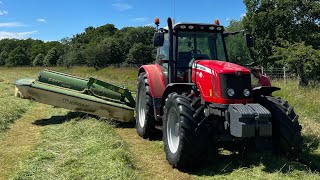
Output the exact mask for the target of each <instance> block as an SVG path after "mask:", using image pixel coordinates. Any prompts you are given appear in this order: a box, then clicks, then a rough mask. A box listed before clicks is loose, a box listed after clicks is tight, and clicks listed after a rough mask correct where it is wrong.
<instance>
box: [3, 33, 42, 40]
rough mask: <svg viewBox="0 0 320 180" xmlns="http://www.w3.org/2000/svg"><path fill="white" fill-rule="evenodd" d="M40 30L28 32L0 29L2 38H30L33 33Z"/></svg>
mask: <svg viewBox="0 0 320 180" xmlns="http://www.w3.org/2000/svg"><path fill="white" fill-rule="evenodd" d="M37 32H38V31H27V32H8V31H0V40H1V39H13V38H15V39H26V38H30V37H31V35H32V34H35V33H37Z"/></svg>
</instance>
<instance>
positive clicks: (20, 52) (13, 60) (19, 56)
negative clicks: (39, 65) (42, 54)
mask: <svg viewBox="0 0 320 180" xmlns="http://www.w3.org/2000/svg"><path fill="white" fill-rule="evenodd" d="M29 64H30V59H29V57H28V55H27V52H26V50H25V49H24V48H22V47H21V46H18V47H16V48H15V49H14V50H13V51H11V52H10V54H9V57H8V58H7V59H6V63H5V65H6V66H8V67H12V66H23V65H29Z"/></svg>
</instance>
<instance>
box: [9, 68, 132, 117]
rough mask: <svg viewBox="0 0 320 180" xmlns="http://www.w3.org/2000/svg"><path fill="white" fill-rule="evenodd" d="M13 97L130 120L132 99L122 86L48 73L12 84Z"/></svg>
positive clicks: (42, 72) (44, 72)
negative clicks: (14, 91) (14, 95)
mask: <svg viewBox="0 0 320 180" xmlns="http://www.w3.org/2000/svg"><path fill="white" fill-rule="evenodd" d="M15 85H16V96H18V97H22V98H26V99H31V100H34V101H37V102H41V103H44V104H50V105H54V106H57V107H62V108H67V109H72V110H76V111H81V112H86V113H89V114H94V115H98V116H101V117H106V118H114V119H117V120H119V121H125V122H127V121H132V120H133V119H134V107H135V100H134V98H133V97H132V93H131V92H130V91H129V90H128V89H127V88H125V87H121V86H116V85H113V84H110V83H108V82H104V81H101V80H98V79H95V78H89V79H83V78H79V77H76V76H72V75H69V74H64V73H61V72H57V71H52V70H43V71H40V72H39V75H38V79H29V78H25V79H19V80H17V81H16V82H15Z"/></svg>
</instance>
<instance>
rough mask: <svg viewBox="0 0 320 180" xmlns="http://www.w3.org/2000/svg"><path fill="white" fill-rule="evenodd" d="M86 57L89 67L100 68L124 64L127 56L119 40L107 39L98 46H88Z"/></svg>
mask: <svg viewBox="0 0 320 180" xmlns="http://www.w3.org/2000/svg"><path fill="white" fill-rule="evenodd" d="M85 55H86V61H87V65H89V66H94V67H96V68H100V67H105V66H107V65H108V64H114V63H122V62H123V60H124V55H125V54H124V52H123V49H122V47H121V42H120V41H119V40H118V39H115V38H107V39H105V40H104V41H102V42H101V43H99V44H98V45H96V46H88V47H87V49H86V50H85Z"/></svg>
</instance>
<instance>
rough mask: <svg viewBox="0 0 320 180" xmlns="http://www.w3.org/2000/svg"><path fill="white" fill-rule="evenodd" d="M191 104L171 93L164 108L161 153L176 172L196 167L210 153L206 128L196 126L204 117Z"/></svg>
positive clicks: (205, 161)
mask: <svg viewBox="0 0 320 180" xmlns="http://www.w3.org/2000/svg"><path fill="white" fill-rule="evenodd" d="M193 105H194V103H192V100H191V99H190V98H188V97H187V96H185V95H179V94H177V93H171V94H169V96H168V98H167V99H166V103H165V106H164V115H163V130H162V131H163V141H164V150H165V153H166V158H167V160H168V161H169V163H170V164H171V165H172V166H173V167H174V168H178V169H180V170H191V169H195V168H199V167H201V166H202V165H205V164H207V163H208V162H210V160H212V159H211V158H210V156H209V155H213V154H214V146H213V145H212V143H211V142H210V138H209V133H208V128H207V127H199V126H198V123H199V121H200V119H201V118H202V117H204V116H201V115H200V114H201V113H199V112H198V113H197V109H195V108H194V107H193ZM197 128H198V129H197Z"/></svg>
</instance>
